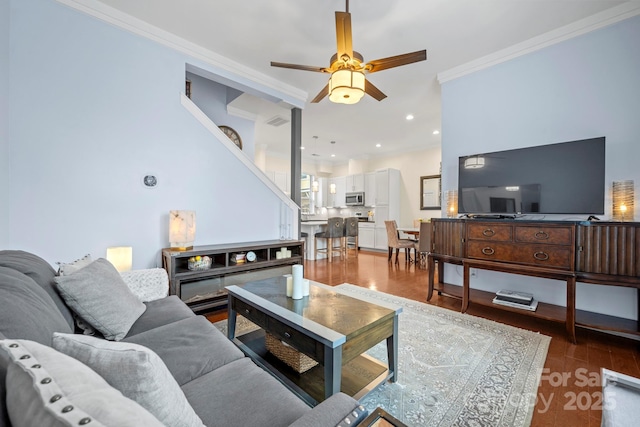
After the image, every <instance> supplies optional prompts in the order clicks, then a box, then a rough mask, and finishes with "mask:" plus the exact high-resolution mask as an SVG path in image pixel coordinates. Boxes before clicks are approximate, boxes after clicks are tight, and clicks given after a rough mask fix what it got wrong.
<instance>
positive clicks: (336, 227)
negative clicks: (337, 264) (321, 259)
mask: <svg viewBox="0 0 640 427" xmlns="http://www.w3.org/2000/svg"><path fill="white" fill-rule="evenodd" d="M314 236H315V243H314V249H315V253H316V254H326V255H327V259H328V261H329V262H332V261H333V260H332V259H333V254H334V253H337V254H338V255H339V256H340V258H342V254H343V250H342V247H343V243H342V242H343V239H344V218H340V217H333V218H329V219H328V220H327V228H326V229H325V230H324V231H320V232H318V233H316V234H315V235H314ZM320 239H325V240H326V241H327V246H326V247H324V248H318V240H320ZM336 241H337V242H338V245H337V246H336V245H335V242H336Z"/></svg>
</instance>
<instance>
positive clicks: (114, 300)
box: [55, 258, 147, 341]
mask: <svg viewBox="0 0 640 427" xmlns="http://www.w3.org/2000/svg"><path fill="white" fill-rule="evenodd" d="M55 280H56V283H57V284H58V290H59V291H60V294H61V295H62V298H63V299H64V300H65V301H66V303H67V305H69V307H71V309H72V310H73V311H75V312H76V313H77V314H78V315H79V316H80V317H82V318H83V319H84V320H85V321H87V322H88V323H89V324H90V325H91V326H93V327H94V328H96V329H97V330H98V331H100V332H101V333H102V335H104V337H105V338H106V339H109V340H116V341H118V340H121V339H122V338H124V337H125V336H126V335H127V332H129V329H131V326H132V325H133V324H134V323H135V321H136V320H138V318H139V317H140V316H141V315H142V313H144V311H145V310H146V308H147V307H146V306H145V305H144V304H143V303H142V302H141V301H140V300H139V299H138V298H136V296H135V295H134V294H133V292H131V290H129V288H128V287H127V285H126V284H125V283H124V281H123V280H122V277H120V273H118V270H116V269H115V267H114V266H113V264H111V263H110V262H109V261H107V260H106V259H103V258H100V259H97V260H95V261H94V262H92V263H91V264H89V265H88V266H86V267H84V268H81V269H80V270H78V271H76V272H75V273H73V274H70V275H68V276H59V277H56V279H55Z"/></svg>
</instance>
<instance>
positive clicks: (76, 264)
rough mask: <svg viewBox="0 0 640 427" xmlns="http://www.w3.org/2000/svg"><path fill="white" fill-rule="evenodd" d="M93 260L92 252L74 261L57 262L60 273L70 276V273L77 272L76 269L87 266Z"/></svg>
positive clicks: (60, 274)
mask: <svg viewBox="0 0 640 427" xmlns="http://www.w3.org/2000/svg"><path fill="white" fill-rule="evenodd" d="M92 262H93V259H92V258H91V254H86V255H85V256H83V257H82V258H80V259H77V260H75V261H72V262H56V264H58V275H59V276H68V275H69V274H72V273H75V272H76V271H78V270H80V269H81V268H82V267H86V266H87V265H89V264H91V263H92Z"/></svg>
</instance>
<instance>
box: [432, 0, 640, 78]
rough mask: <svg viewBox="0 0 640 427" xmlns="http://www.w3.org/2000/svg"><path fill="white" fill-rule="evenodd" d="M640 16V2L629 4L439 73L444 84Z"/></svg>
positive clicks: (630, 2)
mask: <svg viewBox="0 0 640 427" xmlns="http://www.w3.org/2000/svg"><path fill="white" fill-rule="evenodd" d="M639 14H640V1H637V0H635V1H629V2H626V3H623V4H621V5H618V6H615V7H612V8H610V9H607V10H604V11H602V12H599V13H596V14H595V15H591V16H589V17H587V18H584V19H581V20H579V21H576V22H573V23H571V24H569V25H565V26H564V27H560V28H557V29H555V30H552V31H549V32H547V33H544V34H541V35H539V36H536V37H533V38H531V39H529V40H526V41H524V42H522V43H518V44H515V45H513V46H510V47H508V48H506V49H502V50H499V51H497V52H494V53H492V54H489V55H486V56H483V57H482V58H478V59H475V60H473V61H470V62H467V63H466V64H462V65H459V66H457V67H454V68H451V69H449V70H447V71H443V72H440V73H438V82H439V83H440V84H442V83H446V82H448V81H451V80H455V79H457V78H459V77H463V76H466V75H467V74H471V73H475V72H476V71H480V70H483V69H485V68H489V67H492V66H494V65H497V64H500V63H502V62H506V61H510V60H512V59H514V58H517V57H519V56H523V55H527V54H529V53H532V52H535V51H537V50H540V49H543V48H545V47H548V46H552V45H554V44H557V43H560V42H563V41H565V40H569V39H572V38H574V37H577V36H580V35H582V34H586V33H589V32H591V31H595V30H598V29H600V28H604V27H606V26H609V25H612V24H615V23H617V22H620V21H623V20H625V19H628V18H631V17H634V16H636V15H639Z"/></svg>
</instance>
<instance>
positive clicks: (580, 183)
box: [458, 137, 605, 215]
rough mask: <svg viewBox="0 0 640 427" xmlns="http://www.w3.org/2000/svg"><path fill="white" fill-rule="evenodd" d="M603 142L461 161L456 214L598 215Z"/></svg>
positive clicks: (589, 141)
mask: <svg viewBox="0 0 640 427" xmlns="http://www.w3.org/2000/svg"><path fill="white" fill-rule="evenodd" d="M604 195H605V138H604V137H600V138H592V139H584V140H580V141H571V142H563V143H559V144H549V145H539V146H536V147H527V148H519V149H515V150H506V151H497V152H493V153H480V154H474V155H470V156H461V157H460V158H459V167H458V213H463V214H478V215H483V214H484V215H519V214H587V215H593V214H603V213H604Z"/></svg>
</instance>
